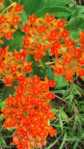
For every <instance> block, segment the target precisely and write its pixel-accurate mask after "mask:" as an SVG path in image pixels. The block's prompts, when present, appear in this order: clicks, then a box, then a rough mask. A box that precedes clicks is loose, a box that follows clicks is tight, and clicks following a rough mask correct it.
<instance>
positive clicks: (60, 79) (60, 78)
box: [54, 75, 68, 88]
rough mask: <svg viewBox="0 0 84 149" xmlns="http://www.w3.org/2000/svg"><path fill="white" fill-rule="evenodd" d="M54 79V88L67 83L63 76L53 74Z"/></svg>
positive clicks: (61, 86) (64, 85)
mask: <svg viewBox="0 0 84 149" xmlns="http://www.w3.org/2000/svg"><path fill="white" fill-rule="evenodd" d="M54 80H55V81H56V84H57V85H56V88H63V87H66V86H67V85H68V82H67V81H66V80H65V78H64V77H63V76H58V75H55V77H54Z"/></svg>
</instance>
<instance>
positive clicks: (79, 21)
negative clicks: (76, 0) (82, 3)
mask: <svg viewBox="0 0 84 149" xmlns="http://www.w3.org/2000/svg"><path fill="white" fill-rule="evenodd" d="M67 28H68V29H69V30H74V31H78V30H79V29H84V15H83V16H77V17H72V18H71V19H70V21H69V23H68V25H67Z"/></svg>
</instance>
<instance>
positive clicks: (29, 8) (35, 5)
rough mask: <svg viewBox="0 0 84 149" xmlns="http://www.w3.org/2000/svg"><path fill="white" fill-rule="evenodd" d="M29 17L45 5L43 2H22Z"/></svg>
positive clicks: (31, 0)
mask: <svg viewBox="0 0 84 149" xmlns="http://www.w3.org/2000/svg"><path fill="white" fill-rule="evenodd" d="M21 3H22V4H23V5H24V9H25V11H26V13H27V15H31V14H32V13H35V12H36V11H37V10H38V9H40V8H41V7H42V5H43V0H21Z"/></svg>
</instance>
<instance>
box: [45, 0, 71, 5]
mask: <svg viewBox="0 0 84 149" xmlns="http://www.w3.org/2000/svg"><path fill="white" fill-rule="evenodd" d="M69 3H71V0H44V4H45V5H46V6H51V5H52V4H54V5H59V6H65V5H67V4H69Z"/></svg>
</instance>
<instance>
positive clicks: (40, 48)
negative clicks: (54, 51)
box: [23, 15, 65, 61]
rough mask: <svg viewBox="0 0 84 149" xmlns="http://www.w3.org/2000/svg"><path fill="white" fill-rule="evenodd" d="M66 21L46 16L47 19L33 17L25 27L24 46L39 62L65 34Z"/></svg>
mask: <svg viewBox="0 0 84 149" xmlns="http://www.w3.org/2000/svg"><path fill="white" fill-rule="evenodd" d="M64 23H65V21H64V20H60V19H59V20H56V19H55V18H54V17H53V16H49V15H46V16H45V18H37V17H36V16H34V15H32V16H30V17H29V18H28V21H27V22H26V24H25V25H24V27H23V32H25V36H24V39H23V46H24V48H25V49H27V51H28V54H31V55H33V56H34V58H35V60H36V61H39V60H41V59H42V58H43V56H45V55H46V52H47V51H48V49H49V48H51V47H52V46H53V44H54V43H55V42H57V43H58V40H59V37H60V36H61V35H62V34H63V31H64V30H63V27H64ZM58 46H60V45H58Z"/></svg>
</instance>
